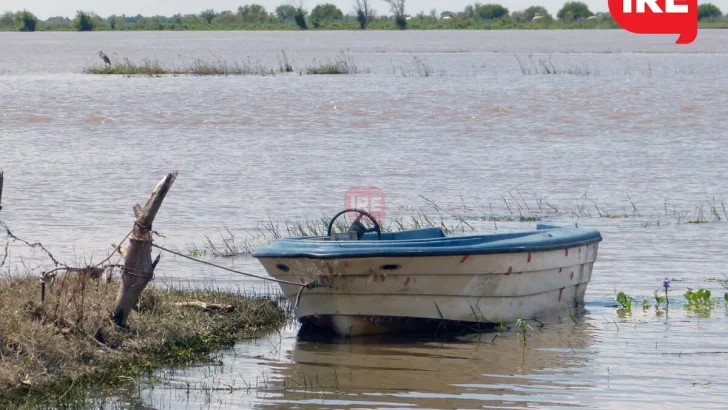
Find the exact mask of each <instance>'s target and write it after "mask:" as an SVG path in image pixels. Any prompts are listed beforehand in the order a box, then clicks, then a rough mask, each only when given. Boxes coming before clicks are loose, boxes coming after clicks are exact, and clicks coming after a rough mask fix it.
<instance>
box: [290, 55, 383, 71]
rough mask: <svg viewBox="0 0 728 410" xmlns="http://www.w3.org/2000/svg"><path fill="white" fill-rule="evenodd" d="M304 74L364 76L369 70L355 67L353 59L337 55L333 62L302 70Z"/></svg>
mask: <svg viewBox="0 0 728 410" xmlns="http://www.w3.org/2000/svg"><path fill="white" fill-rule="evenodd" d="M303 73H305V74H366V73H369V70H362V69H360V68H359V67H358V66H357V65H356V61H354V58H353V57H347V56H344V55H339V56H337V57H336V58H335V59H333V60H328V61H326V62H323V63H315V62H314V65H313V66H309V67H306V68H305V69H304V70H303Z"/></svg>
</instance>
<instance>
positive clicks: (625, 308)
mask: <svg viewBox="0 0 728 410" xmlns="http://www.w3.org/2000/svg"><path fill="white" fill-rule="evenodd" d="M616 300H617V303H619V304H620V305H622V308H621V309H620V311H621V312H620V313H622V314H624V313H628V314H631V313H632V301H633V300H634V298H632V297H629V296H627V294H626V293H624V292H619V293H618V294H617V297H616Z"/></svg>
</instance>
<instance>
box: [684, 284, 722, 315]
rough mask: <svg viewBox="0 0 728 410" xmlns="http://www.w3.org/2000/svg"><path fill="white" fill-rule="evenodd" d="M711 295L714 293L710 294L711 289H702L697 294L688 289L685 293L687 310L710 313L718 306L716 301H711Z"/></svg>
mask: <svg viewBox="0 0 728 410" xmlns="http://www.w3.org/2000/svg"><path fill="white" fill-rule="evenodd" d="M711 295H712V293H711V292H710V289H703V288H701V289H698V290H697V291H696V292H693V290H692V289H688V291H687V292H685V299H686V301H687V302H686V304H685V308H686V309H688V310H692V311H693V312H696V313H708V312H710V311H711V310H712V309H713V307H715V304H716V300H715V299H711V297H710V296H711Z"/></svg>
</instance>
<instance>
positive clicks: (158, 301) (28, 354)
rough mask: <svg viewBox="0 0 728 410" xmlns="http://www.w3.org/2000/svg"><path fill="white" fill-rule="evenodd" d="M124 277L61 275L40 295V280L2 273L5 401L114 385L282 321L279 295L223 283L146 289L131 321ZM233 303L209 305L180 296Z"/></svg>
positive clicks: (23, 403) (1, 399)
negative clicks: (122, 318)
mask: <svg viewBox="0 0 728 410" xmlns="http://www.w3.org/2000/svg"><path fill="white" fill-rule="evenodd" d="M118 287H119V284H118V282H116V281H111V282H107V281H105V280H104V279H91V278H89V277H86V276H83V275H79V274H69V275H64V276H61V277H58V278H56V280H55V283H53V284H52V286H51V285H50V284H49V285H47V291H46V300H45V302H44V303H41V302H40V283H39V281H38V279H37V278H27V277H24V278H12V279H7V278H5V279H0V312H2V314H1V315H0V408H10V407H13V408H17V407H34V406H37V405H38V404H39V403H45V404H47V403H49V402H50V403H53V402H58V401H59V400H61V399H63V398H64V397H66V398H68V397H71V396H73V395H74V394H83V393H79V392H83V390H84V388H86V387H90V386H114V385H119V384H124V383H129V382H134V378H136V377H138V376H139V375H141V374H143V373H145V372H148V371H150V370H152V369H154V368H156V367H158V366H160V365H163V364H184V363H190V362H194V361H199V360H204V359H207V358H209V355H210V353H211V352H212V351H213V349H215V348H219V347H222V346H230V345H232V344H234V343H235V341H237V340H240V339H244V338H251V337H255V336H257V335H259V334H260V333H261V331H262V330H264V329H269V328H272V327H275V326H279V325H281V324H282V323H283V322H284V320H285V314H284V311H283V310H282V309H281V308H280V307H278V306H277V304H276V303H275V302H273V301H270V300H268V299H263V298H251V297H245V296H243V295H240V294H234V293H225V292H220V291H212V290H204V291H187V290H160V289H156V288H148V289H147V290H145V291H144V293H143V295H142V298H141V300H140V302H139V304H138V306H137V310H135V311H134V312H132V314H131V315H130V317H129V328H128V329H118V328H116V327H115V326H114V325H113V324H112V322H110V320H109V317H110V312H111V310H112V307H113V304H114V300H115V297H116V293H117V290H118ZM198 300H199V301H204V302H206V303H219V304H223V305H232V307H233V310H232V312H219V311H210V312H208V311H203V310H201V309H198V308H190V307H179V306H175V305H174V303H175V302H182V301H198Z"/></svg>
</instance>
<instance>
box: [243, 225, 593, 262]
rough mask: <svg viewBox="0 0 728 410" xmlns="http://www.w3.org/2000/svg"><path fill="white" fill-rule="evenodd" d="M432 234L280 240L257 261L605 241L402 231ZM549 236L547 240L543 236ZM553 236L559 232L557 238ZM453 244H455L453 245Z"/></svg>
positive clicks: (565, 232)
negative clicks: (338, 239)
mask: <svg viewBox="0 0 728 410" xmlns="http://www.w3.org/2000/svg"><path fill="white" fill-rule="evenodd" d="M418 231H419V232H421V233H422V234H427V233H430V234H432V235H436V234H437V231H439V232H440V235H439V236H433V237H429V238H417V239H399V240H397V239H394V240H386V241H381V240H378V239H376V238H375V237H376V234H367V236H368V237H372V238H374V239H371V240H369V239H362V240H358V241H330V240H328V237H326V236H299V237H291V238H281V239H278V240H277V241H275V242H274V243H273V244H271V245H269V246H266V247H263V248H260V249H258V250H257V251H256V252H255V253H254V254H253V257H255V258H257V259H271V258H285V259H302V258H305V259H342V258H347V259H354V258H371V257H402V256H405V257H427V256H455V255H486V254H499V253H503V254H505V253H519V252H544V251H550V250H555V249H564V248H573V247H577V246H583V245H588V244H592V243H596V242H600V241H601V240H602V236H601V233H600V232H599V231H598V230H596V229H592V228H572V227H560V226H552V225H544V224H538V225H537V226H536V229H535V230H529V231H518V232H507V233H488V234H480V235H467V236H445V235H444V233H443V232H442V230H440V229H439V228H424V229H419V230H410V231H403V232H408V233H417V232H418ZM547 233H548V237H546V236H545V235H544V234H547ZM553 233H560V235H556V236H554V235H553ZM453 244H454V245H453Z"/></svg>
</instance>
